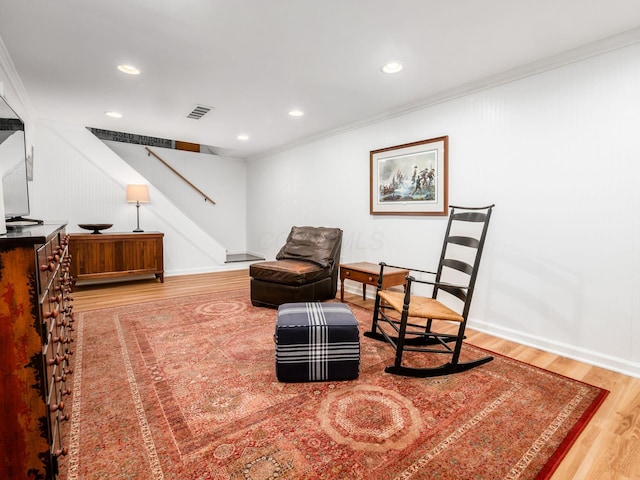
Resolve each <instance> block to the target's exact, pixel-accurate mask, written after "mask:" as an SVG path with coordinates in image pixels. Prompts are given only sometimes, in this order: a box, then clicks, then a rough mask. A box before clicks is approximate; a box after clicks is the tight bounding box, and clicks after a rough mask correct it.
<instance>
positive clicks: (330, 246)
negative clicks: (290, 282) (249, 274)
mask: <svg viewBox="0 0 640 480" xmlns="http://www.w3.org/2000/svg"><path fill="white" fill-rule="evenodd" d="M341 238H342V231H341V230H340V229H339V228H327V227H293V228H292V229H291V232H290V233H289V236H288V238H287V242H286V243H285V245H284V246H283V247H282V248H281V249H280V252H278V254H277V255H276V259H277V260H283V259H290V260H306V261H308V262H314V263H316V264H318V265H320V266H321V267H325V268H326V267H330V266H331V265H332V264H333V261H334V260H333V256H334V254H335V247H336V243H337V242H339V241H340V240H341ZM282 283H286V282H282Z"/></svg>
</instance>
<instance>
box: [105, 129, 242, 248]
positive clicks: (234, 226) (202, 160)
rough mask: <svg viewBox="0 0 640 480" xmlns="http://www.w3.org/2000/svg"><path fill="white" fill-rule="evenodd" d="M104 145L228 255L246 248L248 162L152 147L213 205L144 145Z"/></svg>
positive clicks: (108, 143) (111, 143)
mask: <svg viewBox="0 0 640 480" xmlns="http://www.w3.org/2000/svg"><path fill="white" fill-rule="evenodd" d="M105 143H106V145H107V146H108V147H109V148H111V149H112V150H113V151H114V152H116V153H117V154H118V156H119V157H121V158H122V159H123V160H125V161H126V162H127V163H129V164H130V165H131V166H132V167H133V168H134V169H135V170H136V171H138V172H139V173H141V174H142V175H143V176H144V177H145V178H147V180H148V181H149V182H150V183H151V184H153V186H154V187H155V188H157V189H158V190H160V191H161V192H162V193H163V194H164V195H165V196H166V197H168V198H169V199H171V202H172V203H173V204H174V205H175V206H176V207H177V208H179V209H180V210H181V211H182V212H183V213H184V214H185V215H187V216H188V217H189V218H190V219H191V220H193V221H194V222H195V223H197V224H198V225H199V226H200V227H201V228H202V229H203V230H204V231H205V232H207V234H209V236H211V237H212V238H214V239H215V240H216V241H217V242H218V243H220V244H221V245H223V246H224V247H225V249H226V250H227V251H229V253H241V252H246V248H247V247H246V241H247V229H246V190H245V186H246V163H245V162H244V160H239V159H227V158H223V157H219V156H217V155H212V154H206V153H194V152H186V151H182V150H173V149H168V148H159V147H150V148H151V150H152V151H153V152H154V153H156V154H157V155H158V156H160V158H162V160H164V161H165V162H167V163H168V164H169V165H171V167H172V168H174V169H175V170H176V171H178V172H180V174H181V175H182V176H184V177H185V178H186V179H187V180H189V181H190V182H191V183H192V184H193V185H195V186H196V187H197V188H198V189H199V190H201V191H202V192H204V193H205V194H206V195H207V196H208V197H210V198H211V199H212V200H213V201H214V202H215V204H212V203H211V202H205V201H204V197H203V196H201V195H200V194H199V193H198V192H196V191H195V190H194V189H192V188H191V187H190V186H189V185H188V184H187V183H185V182H184V181H183V180H181V179H180V178H179V177H178V176H177V175H176V174H175V173H173V172H172V171H171V170H170V169H169V168H167V167H166V166H165V165H163V164H162V162H160V161H159V160H158V159H156V158H154V157H153V156H152V155H151V156H149V155H148V153H147V150H146V149H145V147H144V146H142V145H135V144H129V143H120V142H113V141H107V142H105Z"/></svg>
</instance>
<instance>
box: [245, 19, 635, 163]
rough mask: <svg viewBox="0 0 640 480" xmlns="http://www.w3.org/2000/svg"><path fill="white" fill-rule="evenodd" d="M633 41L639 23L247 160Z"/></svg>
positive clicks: (560, 65)
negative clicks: (624, 29)
mask: <svg viewBox="0 0 640 480" xmlns="http://www.w3.org/2000/svg"><path fill="white" fill-rule="evenodd" d="M637 43H640V27H638V28H634V29H632V30H628V31H626V32H622V33H620V34H617V35H613V36H611V37H607V38H604V39H602V40H598V41H595V42H592V43H588V44H586V45H583V46H580V47H577V48H574V49H572V50H568V51H566V52H562V53H560V54H557V55H553V56H551V57H547V58H544V59H542V60H539V61H536V62H532V63H528V64H526V65H522V66H520V67H516V68H514V69H511V70H507V71H505V72H502V73H499V74H496V75H492V76H490V77H486V78H483V79H482V80H479V81H476V82H471V83H468V84H465V85H462V86H460V87H456V88H454V89H451V90H447V91H444V92H441V93H439V94H436V95H433V96H431V97H428V98H425V99H423V100H421V101H419V102H417V103H413V104H411V105H405V106H403V107H400V108H398V109H395V110H391V111H388V112H385V113H383V114H381V115H377V116H374V117H370V118H367V119H365V120H360V121H358V122H354V123H350V124H347V125H343V126H342V127H338V128H335V129H332V130H328V131H326V132H323V133H320V134H317V135H313V136H311V137H307V138H304V139H302V140H299V141H297V142H293V143H289V144H287V145H283V146H281V147H276V148H274V149H271V150H267V151H265V152H261V153H259V154H256V155H251V156H249V157H247V160H256V159H260V158H264V157H267V156H269V155H273V154H276V153H280V152H284V151H287V150H290V149H292V148H295V147H300V146H302V145H307V144H310V143H313V142H317V141H319V140H322V139H324V138H328V137H333V136H335V135H339V134H342V133H346V132H349V131H351V130H357V129H359V128H363V127H366V126H369V125H373V124H376V123H379V122H383V121H385V120H389V119H392V118H396V117H400V116H402V115H406V114H408V113H411V112H415V111H418V110H423V109H425V108H429V107H432V106H434V105H438V104H441V103H445V102H449V101H452V100H455V99H457V98H460V97H464V96H467V95H470V94H473V93H477V92H481V91H483V90H488V89H490V88H494V87H497V86H500V85H504V84H507V83H511V82H515V81H518V80H521V79H523V78H527V77H531V76H534V75H537V74H539V73H543V72H547V71H549V70H554V69H557V68H560V67H563V66H565V65H570V64H572V63H576V62H580V61H583V60H586V59H588V58H591V57H595V56H598V55H602V54H605V53H608V52H611V51H613V50H618V49H621V48H625V47H629V46H631V45H635V44H637Z"/></svg>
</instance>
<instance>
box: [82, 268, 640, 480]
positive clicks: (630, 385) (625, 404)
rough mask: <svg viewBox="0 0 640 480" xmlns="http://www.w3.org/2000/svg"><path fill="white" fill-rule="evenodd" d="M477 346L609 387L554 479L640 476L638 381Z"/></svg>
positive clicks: (229, 275) (484, 340) (209, 287)
mask: <svg viewBox="0 0 640 480" xmlns="http://www.w3.org/2000/svg"><path fill="white" fill-rule="evenodd" d="M238 288H247V289H248V288H249V275H248V270H235V271H228V272H218V273H208V274H200V275H185V276H176V277H166V278H165V282H164V283H159V282H157V281H155V280H153V279H151V280H141V281H137V280H136V281H128V282H121V283H112V284H102V285H84V286H83V285H77V286H76V289H75V291H74V295H73V296H74V311H75V312H83V311H89V310H95V309H100V308H107V307H112V306H116V305H126V304H131V303H140V302H148V301H153V300H158V299H165V298H175V297H181V296H187V295H195V294H199V293H214V292H219V291H224V290H234V289H238ZM345 300H346V301H349V302H351V303H354V304H358V305H360V306H363V307H366V308H370V309H372V308H373V301H371V300H368V299H367V300H362V296H361V295H359V294H351V293H348V292H345ZM467 334H468V335H467V341H468V342H469V343H471V344H473V345H477V346H479V347H483V348H486V349H488V350H492V351H494V352H498V353H501V354H503V355H506V356H509V357H511V358H515V359H518V360H520V361H523V362H526V363H529V364H532V365H536V366H538V367H542V368H545V369H547V370H550V371H553V372H556V373H560V374H562V375H565V376H567V377H571V378H574V379H576V380H581V381H584V382H586V383H590V384H592V385H597V386H599V387H602V388H606V389H607V390H609V391H610V394H609V396H608V397H607V399H606V400H605V402H604V403H603V405H602V406H601V407H600V409H599V410H598V412H597V413H596V414H595V416H594V417H593V419H592V420H591V422H590V423H589V425H587V427H586V428H585V430H584V431H583V432H582V435H580V437H579V438H578V440H577V441H576V443H575V444H574V445H573V447H572V448H571V450H570V451H569V453H568V454H567V456H566V457H565V459H564V460H563V461H562V463H561V464H560V466H559V467H558V469H557V470H556V472H555V474H554V475H553V477H552V478H553V479H554V480H567V479H589V480H591V479H598V480H614V479H615V480H628V479H640V379H637V378H633V377H629V376H626V375H622V374H619V373H615V372H612V371H609V370H605V369H603V368H599V367H594V366H591V365H588V364H585V363H581V362H578V361H575V360H570V359H567V358H563V357H560V356H557V355H554V354H551V353H547V352H544V351H541V350H537V349H534V348H530V347H526V346H523V345H520V344H517V343H513V342H509V341H507V340H503V339H500V338H497V337H493V336H491V335H487V334H484V333H481V332H475V331H471V330H467Z"/></svg>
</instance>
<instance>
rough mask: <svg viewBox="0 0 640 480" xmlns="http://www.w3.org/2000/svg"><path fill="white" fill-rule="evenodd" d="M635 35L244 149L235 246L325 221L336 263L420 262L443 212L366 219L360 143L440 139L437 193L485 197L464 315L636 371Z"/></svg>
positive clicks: (265, 247)
mask: <svg viewBox="0 0 640 480" xmlns="http://www.w3.org/2000/svg"><path fill="white" fill-rule="evenodd" d="M638 105H640V45H638V44H635V45H631V46H628V47H625V48H621V49H618V50H614V51H612V52H609V53H606V54H602V55H598V56H594V57H592V58H588V59H586V60H582V61H579V62H575V63H572V64H569V65H565V66H562V67H559V68H556V69H553V70H549V71H546V72H542V73H538V74H536V75H533V76H530V77H527V78H522V79H519V80H517V81H514V82H511V83H506V84H503V85H499V86H496V87H493V88H489V89H486V90H484V91H480V92H476V93H471V94H468V95H466V96H461V97H459V98H456V99H452V100H449V101H447V102H445V103H441V104H438V105H434V106H431V107H426V108H423V109H420V110H416V111H413V112H411V113H407V114H405V115H401V116H397V117H394V118H389V119H386V120H383V121H380V122H378V123H375V124H370V125H367V126H363V127H361V128H357V129H354V130H351V131H347V132H344V133H340V134H337V135H335V136H333V137H329V138H323V139H320V140H317V141H315V142H312V143H308V144H306V145H299V146H297V147H295V148H292V149H290V150H287V151H281V152H277V153H273V154H271V155H268V156H265V157H263V158H255V159H250V160H249V166H248V184H247V197H248V201H247V204H248V222H247V223H248V246H249V249H251V250H254V251H258V252H262V253H263V254H265V255H266V256H267V257H273V256H274V255H275V253H276V252H277V250H278V248H279V247H280V245H281V244H282V240H283V236H284V235H285V234H286V232H288V230H289V228H290V227H291V225H299V224H314V225H326V226H337V227H340V228H342V229H343V230H344V232H345V245H344V247H343V252H342V261H359V260H366V261H372V262H379V261H386V262H387V263H395V264H400V265H416V266H418V267H431V266H433V265H435V263H436V261H437V257H438V252H439V249H440V246H441V243H440V242H441V238H442V235H443V232H444V228H445V222H446V219H444V218H437V217H418V216H416V217H387V216H371V215H369V203H368V202H369V151H370V150H374V149H378V148H383V147H389V146H393V145H399V144H403V143H407V142H412V141H417V140H423V139H427V138H434V137H438V136H441V135H449V162H450V163H449V172H450V195H449V198H450V202H451V203H452V204H460V205H481V204H487V203H496V209H495V212H494V216H493V218H492V225H491V226H490V231H489V236H488V240H487V242H488V243H487V247H486V251H485V257H484V259H483V267H482V269H481V271H480V276H479V279H478V289H477V290H476V297H475V299H474V305H473V307H472V312H471V316H472V323H473V324H472V326H473V327H474V328H477V329H480V330H484V331H487V332H490V333H493V334H496V335H498V336H502V337H506V338H511V339H513V340H516V341H519V342H522V343H526V344H529V345H533V346H537V347H540V348H543V349H548V350H552V351H554V352H557V353H560V354H562V355H565V356H569V357H574V358H579V359H581V360H584V361H587V362H590V363H594V364H598V365H603V366H606V367H608V368H611V369H615V370H619V371H624V372H626V373H629V374H632V375H635V376H640V348H638V347H639V346H640V327H639V326H638V324H639V320H638V317H639V315H640V308H639V306H640V305H639V302H638V301H637V300H635V298H636V297H637V296H638V295H637V291H638V290H639V289H640V277H639V274H638V269H639V267H640V253H639V252H640V237H639V235H638V233H639V226H638V224H639V222H640V219H639V216H638V210H639V207H640V194H639V193H638V188H637V185H636V184H637V178H638V177H639V176H640V162H639V160H640V142H638V140H637V135H638V134H637V132H638V131H639V130H640V108H638Z"/></svg>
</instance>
